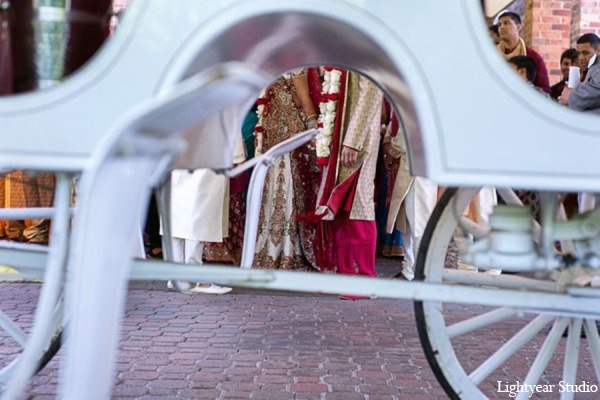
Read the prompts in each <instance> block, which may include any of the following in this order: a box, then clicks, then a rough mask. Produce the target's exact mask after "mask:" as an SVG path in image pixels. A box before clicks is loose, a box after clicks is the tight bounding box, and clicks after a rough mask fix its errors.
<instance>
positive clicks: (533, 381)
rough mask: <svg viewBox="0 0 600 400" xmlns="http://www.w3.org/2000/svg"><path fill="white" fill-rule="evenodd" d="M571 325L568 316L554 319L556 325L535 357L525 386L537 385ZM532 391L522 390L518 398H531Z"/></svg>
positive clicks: (520, 399) (521, 399)
mask: <svg viewBox="0 0 600 400" xmlns="http://www.w3.org/2000/svg"><path fill="white" fill-rule="evenodd" d="M568 325H569V319H568V318H559V319H557V320H556V321H554V325H553V326H552V330H551V331H550V334H549V335H548V336H547V337H546V340H544V344H543V345H542V347H541V348H540V351H539V352H538V355H537V356H536V357H535V361H534V362H533V364H532V365H531V368H530V369H529V372H528V373H527V376H526V377H525V379H524V380H523V386H525V387H528V386H527V385H537V383H538V381H539V379H540V377H541V376H542V373H543V372H544V369H545V368H546V366H547V365H548V363H549V362H550V359H551V358H552V355H553V354H554V350H556V347H557V346H558V343H559V342H560V339H561V338H562V334H563V332H564V331H565V329H566V328H567V326H568ZM531 395H532V393H530V392H527V391H525V392H521V393H519V394H518V395H517V398H516V400H524V399H528V398H530V397H531Z"/></svg>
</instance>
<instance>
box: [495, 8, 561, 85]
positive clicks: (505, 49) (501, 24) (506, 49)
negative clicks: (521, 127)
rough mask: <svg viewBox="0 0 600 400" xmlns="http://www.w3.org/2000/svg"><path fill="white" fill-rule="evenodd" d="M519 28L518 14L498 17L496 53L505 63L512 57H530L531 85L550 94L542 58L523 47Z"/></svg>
mask: <svg viewBox="0 0 600 400" xmlns="http://www.w3.org/2000/svg"><path fill="white" fill-rule="evenodd" d="M521 27H522V23H521V17H519V15H518V14H516V13H514V12H510V11H508V12H505V13H503V14H501V15H500V17H499V18H498V32H499V34H500V43H499V44H498V46H497V48H498V51H500V54H501V55H502V56H503V57H504V59H505V60H507V61H508V60H510V59H511V58H513V57H514V56H528V57H531V59H533V62H534V63H535V67H536V74H535V81H534V82H533V84H534V85H535V86H536V87H539V88H541V89H542V90H543V91H544V92H546V93H550V80H549V79H548V69H547V68H546V63H545V62H544V59H543V58H542V56H540V55H539V54H538V53H537V52H536V51H535V50H533V49H532V48H529V47H527V46H526V45H525V41H524V40H523V39H522V38H521V37H520V36H519V32H521Z"/></svg>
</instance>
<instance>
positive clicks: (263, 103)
mask: <svg viewBox="0 0 600 400" xmlns="http://www.w3.org/2000/svg"><path fill="white" fill-rule="evenodd" d="M309 75H310V76H311V79H309ZM315 77H316V79H317V84H316V85H315V86H316V87H318V88H319V89H320V85H319V84H318V74H317V73H316V72H315V70H314V69H312V68H310V69H301V70H296V71H293V72H291V73H290V74H286V75H284V76H282V77H280V78H279V79H278V80H277V81H275V82H274V83H273V84H272V85H271V86H269V87H268V88H267V89H266V91H265V93H264V95H263V96H261V98H259V123H258V125H257V127H256V130H255V134H256V151H257V154H260V153H261V152H265V151H267V150H268V149H270V148H271V147H273V146H274V145H276V144H278V143H280V142H282V141H283V140H285V139H288V138H290V137H292V136H294V135H296V134H298V133H300V132H303V131H305V130H306V129H309V128H314V127H316V126H317V118H318V114H317V110H316V108H315V105H314V102H313V100H312V99H311V95H310V92H311V90H310V86H311V85H310V84H309V81H310V82H313V83H314V82H315ZM318 178H319V169H318V167H317V165H316V162H315V150H314V145H313V144H308V145H304V146H302V147H300V148H299V149H297V150H295V151H294V152H292V153H290V154H286V155H284V156H282V157H281V158H279V159H278V160H277V161H276V162H275V165H273V166H272V167H271V168H270V169H269V171H268V173H267V177H266V180H265V188H264V191H263V198H262V206H261V211H260V218H259V227H258V238H257V243H256V253H255V257H254V263H253V264H254V266H256V267H259V268H268V269H294V270H307V269H310V268H316V263H315V256H314V250H313V244H312V242H313V238H314V226H313V225H311V224H306V223H304V222H303V221H300V220H299V219H298V218H297V216H298V215H304V214H305V213H307V212H309V211H312V210H314V205H315V203H316V196H317V190H318V184H319V180H318Z"/></svg>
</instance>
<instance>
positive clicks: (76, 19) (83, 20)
mask: <svg viewBox="0 0 600 400" xmlns="http://www.w3.org/2000/svg"><path fill="white" fill-rule="evenodd" d="M111 6H112V0H72V1H71V12H70V16H69V22H70V23H69V31H70V34H69V42H68V45H67V54H66V65H65V75H67V76H68V75H70V74H72V73H73V72H75V71H76V70H78V69H79V68H81V66H82V65H84V64H85V63H86V62H87V61H88V60H89V59H90V58H92V56H93V55H94V54H96V52H97V51H98V50H99V49H100V47H101V46H102V44H103V43H104V41H105V40H106V38H107V37H108V33H109V30H108V22H109V21H108V14H109V11H110V9H111Z"/></svg>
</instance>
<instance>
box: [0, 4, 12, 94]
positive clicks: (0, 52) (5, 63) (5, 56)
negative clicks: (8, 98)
mask: <svg viewBox="0 0 600 400" xmlns="http://www.w3.org/2000/svg"><path fill="white" fill-rule="evenodd" d="M10 49H11V45H10V19H9V18H8V13H7V12H0V96H1V95H7V94H10V93H12V92H13V66H12V54H11V51H10Z"/></svg>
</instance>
